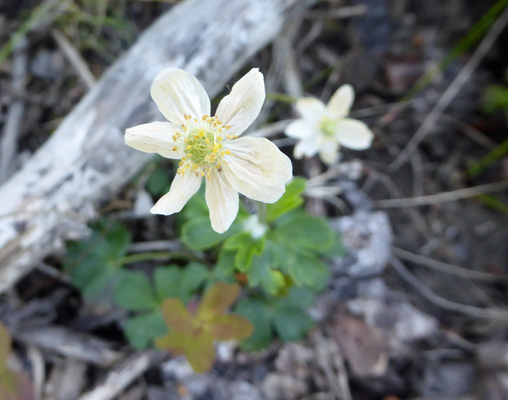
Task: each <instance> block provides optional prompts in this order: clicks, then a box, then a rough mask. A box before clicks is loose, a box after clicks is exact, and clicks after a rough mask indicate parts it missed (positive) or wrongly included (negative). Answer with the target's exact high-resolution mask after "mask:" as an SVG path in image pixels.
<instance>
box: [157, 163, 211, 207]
mask: <svg viewBox="0 0 508 400" xmlns="http://www.w3.org/2000/svg"><path fill="white" fill-rule="evenodd" d="M200 186H201V176H196V175H194V174H193V173H191V172H190V171H187V172H186V173H184V175H182V174H177V175H176V176H175V179H174V180H173V183H172V184H171V188H170V189H169V192H168V193H167V194H165V195H164V196H162V197H161V198H160V200H159V201H158V202H157V203H155V205H154V206H153V207H152V209H151V210H150V212H151V213H152V214H162V215H170V214H174V213H177V212H179V211H180V210H181V209H182V208H183V206H184V205H185V203H187V202H188V201H189V199H190V198H191V197H192V196H194V194H196V192H197V191H198V190H199V187H200Z"/></svg>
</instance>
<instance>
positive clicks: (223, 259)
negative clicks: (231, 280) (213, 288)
mask: <svg viewBox="0 0 508 400" xmlns="http://www.w3.org/2000/svg"><path fill="white" fill-rule="evenodd" d="M235 255H236V251H234V250H226V249H225V248H224V246H222V248H221V250H220V253H219V259H218V260H217V268H218V269H219V270H220V272H221V273H222V275H224V276H231V275H232V274H233V272H234V270H235Z"/></svg>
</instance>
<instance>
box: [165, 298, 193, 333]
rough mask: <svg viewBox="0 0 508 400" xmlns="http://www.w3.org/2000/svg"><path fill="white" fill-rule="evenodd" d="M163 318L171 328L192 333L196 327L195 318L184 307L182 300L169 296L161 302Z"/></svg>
mask: <svg viewBox="0 0 508 400" xmlns="http://www.w3.org/2000/svg"><path fill="white" fill-rule="evenodd" d="M162 313H163V315H164V320H165V321H166V324H167V325H168V326H169V328H170V329H171V330H175V331H178V332H181V333H186V334H188V335H192V334H193V332H194V330H195V328H196V318H195V317H193V316H192V315H191V314H190V313H189V311H187V309H186V308H185V306H184V305H183V303H182V300H180V299H177V298H169V299H166V300H164V303H163V304H162Z"/></svg>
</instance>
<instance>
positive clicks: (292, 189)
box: [266, 177, 306, 222]
mask: <svg viewBox="0 0 508 400" xmlns="http://www.w3.org/2000/svg"><path fill="white" fill-rule="evenodd" d="M305 186H306V180H305V179H304V178H300V177H296V178H294V179H293V180H292V181H291V182H290V183H288V184H287V185H286V191H285V192H284V194H283V195H282V197H281V198H280V199H279V200H278V201H277V202H276V203H274V204H267V206H266V220H267V222H272V221H274V220H276V219H277V218H279V217H280V216H282V215H284V214H286V213H288V212H289V211H292V210H294V209H296V208H298V207H300V206H301V205H302V204H303V198H302V196H301V195H302V194H303V193H304V192H305Z"/></svg>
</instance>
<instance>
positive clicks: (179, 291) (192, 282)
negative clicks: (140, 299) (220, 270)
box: [154, 263, 209, 303]
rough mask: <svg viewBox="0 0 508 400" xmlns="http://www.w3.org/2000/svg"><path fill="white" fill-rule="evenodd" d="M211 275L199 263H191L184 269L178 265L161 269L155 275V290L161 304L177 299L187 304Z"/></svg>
mask: <svg viewBox="0 0 508 400" xmlns="http://www.w3.org/2000/svg"><path fill="white" fill-rule="evenodd" d="M208 275H209V271H208V269H207V268H206V267H205V266H204V265H202V264H199V263H190V264H188V265H187V266H186V267H184V268H180V267H178V266H176V265H173V266H168V267H159V268H157V269H156V270H155V273H154V282H155V290H156V293H157V298H158V299H159V302H162V301H163V300H164V299H166V298H169V297H177V298H179V299H180V300H182V301H183V302H184V303H187V302H188V301H189V299H190V298H191V296H192V295H193V294H194V292H196V291H197V290H198V289H199V288H200V287H201V286H202V285H203V283H204V282H205V281H206V280H207V278H208Z"/></svg>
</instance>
